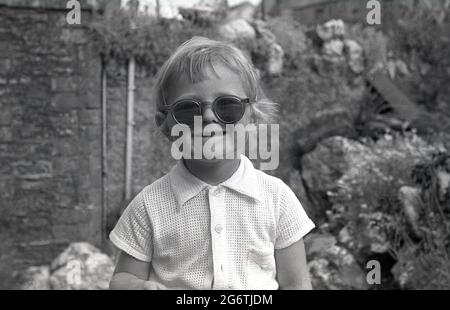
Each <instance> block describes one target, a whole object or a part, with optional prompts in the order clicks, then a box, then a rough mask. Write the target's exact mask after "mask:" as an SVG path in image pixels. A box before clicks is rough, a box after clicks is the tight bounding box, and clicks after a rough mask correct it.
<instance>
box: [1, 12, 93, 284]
mask: <svg viewBox="0 0 450 310" xmlns="http://www.w3.org/2000/svg"><path fill="white" fill-rule="evenodd" d="M65 18H66V14H65V11H63V10H36V9H27V8H11V7H7V6H4V7H1V10H0V42H1V44H0V111H1V113H0V189H1V199H0V240H1V242H0V279H1V281H0V288H8V287H14V285H16V283H13V278H14V277H13V276H14V274H13V272H12V271H14V270H21V268H22V267H23V266H28V265H38V264H44V263H48V262H49V260H51V259H52V258H54V257H55V255H56V254H57V253H58V252H59V251H60V250H61V249H62V248H64V247H65V246H66V245H67V244H68V243H69V242H71V241H78V240H87V241H89V242H91V243H93V244H99V241H100V231H99V230H100V210H101V209H100V206H101V187H100V186H101V182H100V181H101V178H100V176H101V174H100V164H101V161H100V145H101V144H100V69H101V68H100V61H99V57H98V56H97V54H96V53H95V51H94V50H93V48H92V46H91V45H90V44H89V43H88V39H87V35H86V29H85V25H86V23H87V22H89V19H90V18H91V15H90V13H89V12H85V11H84V12H83V19H84V20H85V21H86V23H83V25H81V26H70V25H67V24H66V19H65Z"/></svg>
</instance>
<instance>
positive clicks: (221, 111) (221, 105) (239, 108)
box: [216, 97, 245, 123]
mask: <svg viewBox="0 0 450 310" xmlns="http://www.w3.org/2000/svg"><path fill="white" fill-rule="evenodd" d="M244 108H245V105H244V104H242V102H241V101H240V100H239V99H238V98H233V97H229V98H228V97H227V98H220V99H219V100H218V101H217V103H216V114H217V116H218V117H219V118H220V120H221V121H223V122H225V123H237V122H239V121H240V120H241V118H242V116H243V115H244V112H245V111H244Z"/></svg>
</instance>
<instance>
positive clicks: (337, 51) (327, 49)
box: [322, 39, 344, 57]
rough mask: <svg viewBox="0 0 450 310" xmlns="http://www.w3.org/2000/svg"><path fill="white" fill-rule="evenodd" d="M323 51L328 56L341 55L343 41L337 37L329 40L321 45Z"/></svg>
mask: <svg viewBox="0 0 450 310" xmlns="http://www.w3.org/2000/svg"><path fill="white" fill-rule="evenodd" d="M322 51H323V53H324V54H325V55H327V56H330V57H342V56H343V52H344V42H342V41H341V40H338V39H334V40H330V41H328V42H326V43H325V44H324V45H323V50H322Z"/></svg>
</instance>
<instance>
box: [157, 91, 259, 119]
mask: <svg viewBox="0 0 450 310" xmlns="http://www.w3.org/2000/svg"><path fill="white" fill-rule="evenodd" d="M224 98H233V99H237V101H238V102H239V103H240V104H242V105H244V109H242V113H241V115H240V117H239V119H238V120H237V121H234V122H226V121H224V120H223V119H222V118H221V117H220V116H219V115H218V114H217V113H216V109H215V107H216V105H217V103H218V102H219V100H220V99H224ZM185 101H190V102H193V103H195V104H196V105H197V106H198V107H199V109H200V113H201V115H203V112H204V109H203V103H204V102H202V101H200V100H198V99H181V100H177V101H175V102H174V103H172V104H170V105H167V106H164V107H162V110H163V111H164V112H166V113H167V112H170V113H171V114H172V117H173V119H174V120H175V122H177V123H178V124H180V125H188V124H184V123H181V122H179V121H178V120H177V118H176V117H175V115H174V113H173V110H174V108H175V107H176V106H177V105H178V104H180V103H182V102H185ZM252 103H253V102H251V101H250V98H239V97H237V96H233V95H225V96H219V97H217V98H216V99H214V101H213V102H212V104H211V109H212V111H213V113H214V115H215V116H216V118H217V119H218V120H219V121H220V122H221V123H223V124H235V123H237V122H239V121H240V120H241V119H242V117H243V116H244V114H245V106H246V104H252Z"/></svg>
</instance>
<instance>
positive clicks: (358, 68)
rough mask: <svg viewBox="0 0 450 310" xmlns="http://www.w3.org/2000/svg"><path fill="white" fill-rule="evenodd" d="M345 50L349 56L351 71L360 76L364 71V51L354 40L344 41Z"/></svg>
mask: <svg viewBox="0 0 450 310" xmlns="http://www.w3.org/2000/svg"><path fill="white" fill-rule="evenodd" d="M344 49H345V51H346V55H347V62H348V66H349V67H350V69H351V70H352V71H353V72H354V73H356V74H360V73H362V72H363V71H364V57H363V56H364V50H363V48H362V46H361V45H359V43H358V42H356V41H354V40H349V39H347V40H344Z"/></svg>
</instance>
